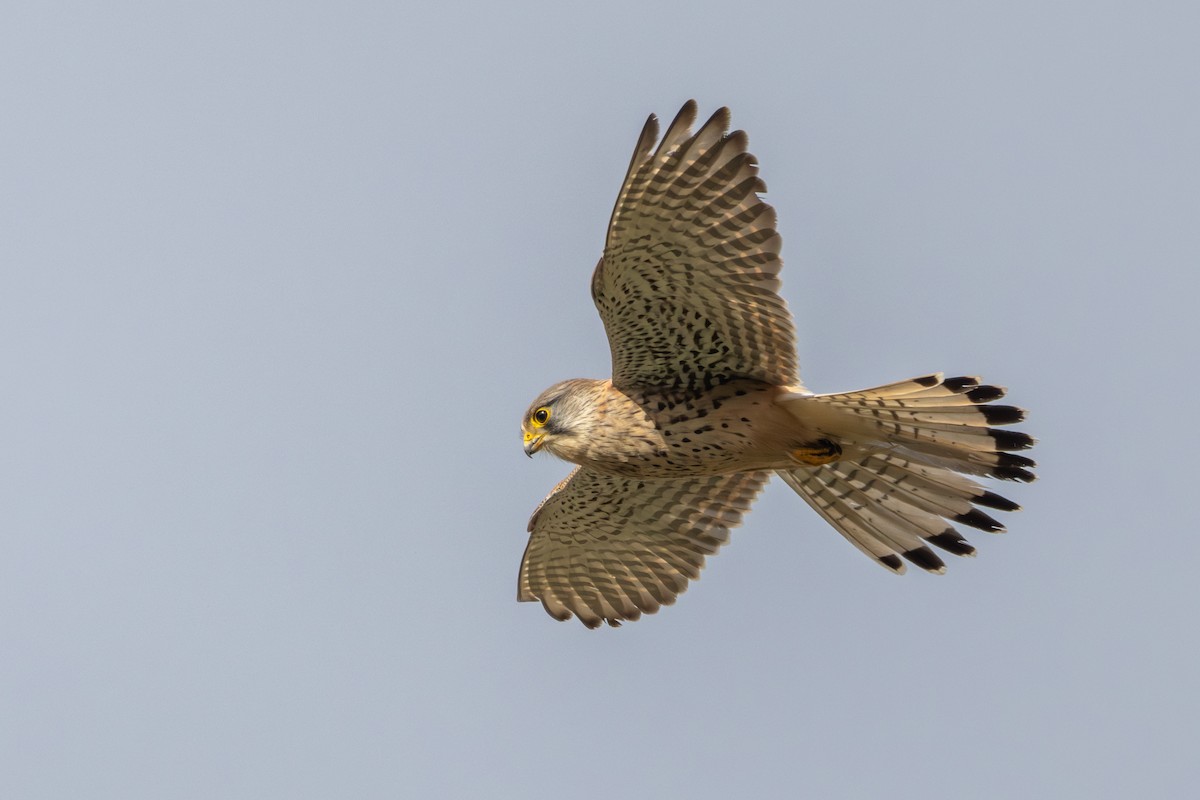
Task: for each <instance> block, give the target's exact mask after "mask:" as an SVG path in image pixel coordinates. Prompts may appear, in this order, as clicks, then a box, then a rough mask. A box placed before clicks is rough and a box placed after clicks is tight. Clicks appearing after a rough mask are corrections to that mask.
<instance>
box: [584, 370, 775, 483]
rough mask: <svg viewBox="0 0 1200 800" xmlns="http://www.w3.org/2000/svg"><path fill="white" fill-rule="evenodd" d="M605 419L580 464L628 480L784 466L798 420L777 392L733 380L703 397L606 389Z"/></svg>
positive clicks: (591, 438) (601, 418)
mask: <svg viewBox="0 0 1200 800" xmlns="http://www.w3.org/2000/svg"><path fill="white" fill-rule="evenodd" d="M607 388H608V391H607V395H608V396H607V397H606V398H605V401H606V402H605V403H604V413H603V415H601V416H600V417H599V418H598V419H597V420H596V423H597V424H596V427H595V428H593V429H592V431H591V435H590V436H589V437H588V442H587V447H586V448H585V452H584V453H582V454H581V455H582V456H583V458H581V459H580V460H579V462H578V463H580V464H583V465H584V466H587V467H590V468H592V469H595V470H597V471H600V472H605V473H609V474H613V475H621V476H626V477H640V478H670V477H678V476H681V475H720V474H727V473H732V472H744V471H747V470H755V469H765V468H770V467H772V466H777V465H779V464H781V463H786V461H787V454H786V450H785V449H783V448H781V447H780V446H779V445H780V442H781V441H783V440H786V439H789V438H791V436H782V437H781V436H780V433H781V432H782V431H783V430H784V429H787V431H788V433H789V434H791V433H792V432H793V431H794V427H795V421H794V418H792V417H791V416H790V415H788V414H787V413H786V412H784V411H783V410H782V409H780V408H779V407H778V406H776V404H775V396H776V395H778V394H779V390H778V389H777V388H776V387H771V386H768V385H766V384H762V383H759V382H757V381H734V382H730V383H727V384H724V385H722V386H718V387H715V388H714V389H711V390H709V391H706V392H704V393H696V392H679V391H666V392H659V391H653V390H643V391H636V392H630V393H626V392H623V391H621V390H620V389H617V388H615V387H613V386H611V384H609V386H608V387H607Z"/></svg>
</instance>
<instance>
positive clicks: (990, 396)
mask: <svg viewBox="0 0 1200 800" xmlns="http://www.w3.org/2000/svg"><path fill="white" fill-rule="evenodd" d="M1003 396H1004V389H1002V388H1001V387H998V386H986V385H981V384H980V383H979V379H977V378H947V379H943V378H942V375H941V374H940V373H939V374H936V375H928V376H925V377H922V378H913V379H912V380H907V381H902V382H900V383H893V384H889V385H887V386H880V387H878V388H875V389H864V390H862V391H858V392H846V393H843V394H826V395H806V394H794V395H789V396H787V397H785V398H784V399H783V400H782V401H781V402H782V403H783V404H784V405H785V407H787V408H788V409H789V410H790V411H792V413H793V414H794V415H795V416H796V418H797V419H798V420H799V421H800V422H801V423H802V424H803V425H804V426H805V427H806V428H807V429H809V430H815V431H818V432H819V433H820V434H821V435H822V436H825V437H827V438H828V439H830V440H831V441H832V442H834V443H836V444H837V445H838V446H839V447H841V449H842V457H841V458H840V459H838V460H837V461H834V462H832V463H829V464H826V465H824V466H818V467H797V468H794V469H788V470H779V475H780V477H782V478H783V480H784V481H785V482H786V483H787V484H788V485H789V486H791V487H792V488H793V489H795V490H796V492H798V493H799V494H800V496H801V497H803V498H804V499H805V500H806V501H807V502H808V504H809V505H810V506H812V507H813V508H814V509H815V510H816V511H817V513H818V514H820V515H821V516H822V517H824V518H825V519H826V521H828V522H829V524H830V525H832V526H833V527H834V528H836V529H837V531H838V532H839V533H841V534H842V535H843V536H845V537H846V538H847V539H849V540H850V542H851V543H852V544H854V545H855V546H856V547H858V549H860V550H862V551H863V552H864V553H866V554H867V555H868V556H870V557H871V558H873V559H874V560H876V561H878V562H879V563H880V564H882V565H883V566H885V567H887V568H888V569H889V570H891V571H893V572H896V573H902V572H904V562H903V561H901V557H903V558H904V559H907V560H908V561H910V562H912V563H913V564H916V565H917V566H918V567H921V568H922V569H926V570H929V571H930V572H939V573H940V572H944V571H945V566H946V565H945V563H944V562H943V561H942V559H941V558H940V557H939V556H938V555H937V554H936V553H935V552H934V551H933V550H931V549H930V548H929V547H928V546H927V545H929V544H932V545H934V546H936V547H938V548H941V549H942V550H945V551H947V552H950V553H953V554H955V555H960V556H969V555H974V553H975V548H974V547H972V546H971V545H970V544H969V543H968V542H967V541H966V540H965V539H963V538H962V536H961V535H960V534H959V532H958V530H956V529H955V527H954V526H953V525H951V524H949V523H958V524H961V525H967V526H970V527H972V528H978V529H980V530H984V531H989V532H992V533H996V532H1000V531H1003V530H1004V526H1003V525H1001V524H1000V523H999V522H997V521H996V520H995V519H993V518H992V517H990V516H989V515H988V514H986V513H984V512H983V511H980V510H979V509H978V508H976V506H984V507H986V508H991V509H998V510H1000V511H1017V510H1019V509H1020V506H1018V505H1017V504H1016V503H1014V502H1012V501H1011V500H1007V499H1005V498H1003V497H1001V496H1000V495H998V494H995V493H993V492H990V491H988V490H987V489H985V488H984V487H983V486H981V485H980V484H979V483H977V482H976V481H974V480H972V479H971V478H969V477H967V475H986V476H990V477H993V478H1000V479H1003V480H1012V481H1023V482H1026V483H1028V482H1030V481H1032V480H1034V474H1033V472H1032V468H1033V467H1034V466H1036V464H1035V463H1034V462H1033V461H1032V460H1031V459H1028V458H1026V457H1024V456H1019V455H1015V454H1014V453H1011V452H1008V451H1012V450H1025V449H1027V448H1029V447H1032V446H1033V444H1034V440H1033V438H1032V437H1030V436H1028V435H1026V434H1024V433H1018V432H1016V431H1007V430H999V429H997V428H994V427H992V426H994V425H1011V424H1012V423H1014V422H1019V421H1021V420H1022V419H1024V418H1025V412H1024V411H1023V410H1021V409H1019V408H1016V407H1014V406H1006V405H992V401H995V400H999V399H1000V398H1001V397H1003Z"/></svg>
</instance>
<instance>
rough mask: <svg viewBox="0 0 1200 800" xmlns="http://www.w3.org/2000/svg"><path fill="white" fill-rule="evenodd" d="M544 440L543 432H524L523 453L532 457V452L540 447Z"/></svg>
mask: <svg viewBox="0 0 1200 800" xmlns="http://www.w3.org/2000/svg"><path fill="white" fill-rule="evenodd" d="M545 441H546V434H544V433H538V434H533V433H527V434H525V455H527V456H529V457H530V458H533V454H534V453H536V452H537V451H538V450H541V449H542V445H543V444H544V443H545Z"/></svg>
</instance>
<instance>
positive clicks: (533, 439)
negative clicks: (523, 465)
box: [521, 379, 597, 462]
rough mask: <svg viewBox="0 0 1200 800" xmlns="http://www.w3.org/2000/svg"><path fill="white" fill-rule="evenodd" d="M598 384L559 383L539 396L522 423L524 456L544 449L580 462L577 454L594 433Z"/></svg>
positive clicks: (584, 381) (573, 381)
mask: <svg viewBox="0 0 1200 800" xmlns="http://www.w3.org/2000/svg"><path fill="white" fill-rule="evenodd" d="M596 383H597V382H596V381H589V380H582V379H576V380H569V381H563V382H562V383H556V384H555V385H553V386H551V387H550V388H549V389H547V390H546V391H544V392H542V393H541V394H540V395H538V398H537V399H536V400H534V401H533V403H532V404H530V406H529V410H528V411H526V412H525V416H524V418H523V419H522V420H521V433H522V435H523V436H524V439H525V454H526V455H527V456H529V457H531V458H532V457H533V454H534V453H536V452H538V451H539V450H541V449H543V448H545V449H546V450H547V451H548V452H550V453H553V454H554V455H556V456H558V457H559V458H564V459H566V460H568V461H576V462H578V457H577V456H578V453H579V450H580V448H581V447H582V446H583V443H584V441H585V440H586V436H587V432H588V431H589V430H591V427H592V420H593V409H594V408H595V403H594V398H593V395H594V391H590V390H591V389H592V387H593V386H594V385H595V384H596Z"/></svg>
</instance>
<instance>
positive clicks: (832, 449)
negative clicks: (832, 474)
mask: <svg viewBox="0 0 1200 800" xmlns="http://www.w3.org/2000/svg"><path fill="white" fill-rule="evenodd" d="M791 456H792V458H793V459H794V460H796V461H799V462H800V463H801V464H805V465H807V466H810V467H819V466H822V465H823V464H832V463H833V462H834V461H837V460H838V459H839V458H841V457H842V447H841V445H839V444H838V443H837V442H834V441H831V440H829V439H818V440H817V441H815V442H813V443H812V444H811V445H808V446H806V447H798V448H796V449H795V450H793V451H792V452H791Z"/></svg>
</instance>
